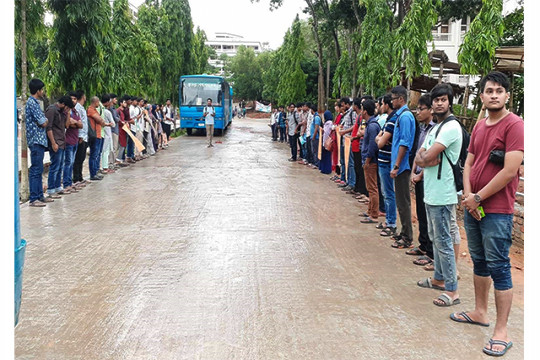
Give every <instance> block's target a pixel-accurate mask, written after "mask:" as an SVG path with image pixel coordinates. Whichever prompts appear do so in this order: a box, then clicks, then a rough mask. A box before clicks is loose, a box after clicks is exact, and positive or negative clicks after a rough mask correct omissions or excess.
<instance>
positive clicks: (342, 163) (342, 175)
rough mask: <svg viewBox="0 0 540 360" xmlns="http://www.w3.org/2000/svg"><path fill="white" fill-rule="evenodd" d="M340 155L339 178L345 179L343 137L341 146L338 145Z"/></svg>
mask: <svg viewBox="0 0 540 360" xmlns="http://www.w3.org/2000/svg"><path fill="white" fill-rule="evenodd" d="M340 154H341V155H340V157H339V164H340V167H341V171H340V174H339V176H340V180H341V181H346V179H345V146H343V137H342V138H341V146H340Z"/></svg>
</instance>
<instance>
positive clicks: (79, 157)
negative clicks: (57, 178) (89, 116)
mask: <svg viewBox="0 0 540 360" xmlns="http://www.w3.org/2000/svg"><path fill="white" fill-rule="evenodd" d="M87 148H88V143H87V142H86V141H83V142H82V143H79V146H78V147H77V153H76V154H75V162H74V163H73V183H76V182H79V181H83V175H82V170H83V164H84V160H85V159H86V149H87Z"/></svg>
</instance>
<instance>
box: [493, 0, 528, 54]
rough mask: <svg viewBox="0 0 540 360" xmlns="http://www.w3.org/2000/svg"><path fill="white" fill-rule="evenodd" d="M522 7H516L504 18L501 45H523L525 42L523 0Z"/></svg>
mask: <svg viewBox="0 0 540 360" xmlns="http://www.w3.org/2000/svg"><path fill="white" fill-rule="evenodd" d="M520 5H521V6H520V7H518V8H517V9H515V10H514V11H513V12H511V13H510V14H508V15H506V16H505V17H504V19H503V22H504V33H503V36H502V39H501V41H500V44H499V45H500V46H523V45H524V43H525V39H524V31H523V23H524V13H523V0H521V1H520Z"/></svg>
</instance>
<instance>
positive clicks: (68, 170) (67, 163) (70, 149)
mask: <svg viewBox="0 0 540 360" xmlns="http://www.w3.org/2000/svg"><path fill="white" fill-rule="evenodd" d="M77 146H78V144H75V145H66V150H65V155H64V176H63V183H64V189H65V188H67V187H69V186H71V185H73V164H74V163H75V154H76V153H77Z"/></svg>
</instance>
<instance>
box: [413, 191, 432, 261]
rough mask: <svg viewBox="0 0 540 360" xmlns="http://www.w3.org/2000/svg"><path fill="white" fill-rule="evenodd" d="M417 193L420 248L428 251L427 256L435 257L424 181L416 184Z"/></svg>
mask: <svg viewBox="0 0 540 360" xmlns="http://www.w3.org/2000/svg"><path fill="white" fill-rule="evenodd" d="M414 191H415V194H416V217H417V219H418V242H419V243H420V246H419V249H420V250H422V251H423V252H425V253H426V256H427V257H429V258H430V259H433V243H432V242H431V240H430V238H429V235H428V229H427V227H428V225H427V217H426V205H425V203H424V181H423V180H421V181H419V182H417V183H416V184H414Z"/></svg>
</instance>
